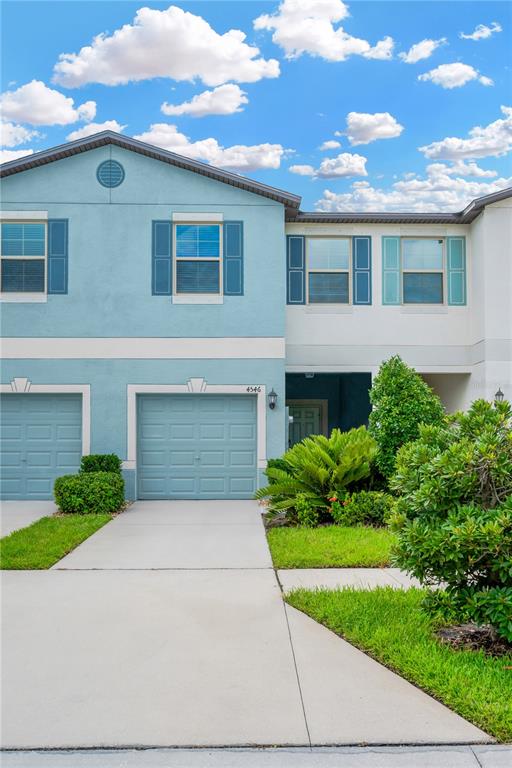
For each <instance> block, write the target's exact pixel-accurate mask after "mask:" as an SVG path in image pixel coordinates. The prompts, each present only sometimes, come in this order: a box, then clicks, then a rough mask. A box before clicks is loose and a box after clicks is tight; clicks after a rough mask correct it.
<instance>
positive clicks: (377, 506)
mask: <svg viewBox="0 0 512 768" xmlns="http://www.w3.org/2000/svg"><path fill="white" fill-rule="evenodd" d="M394 502H395V500H394V498H393V497H392V496H391V495H390V494H389V493H383V492H382V491H359V492H358V493H353V494H352V495H351V496H349V497H348V498H346V499H345V500H344V501H341V502H340V501H336V502H334V503H333V504H332V506H331V515H332V517H333V519H334V522H335V523H337V524H338V525H348V526H350V525H373V526H383V525H384V524H385V523H386V522H387V519H388V517H389V515H390V513H391V510H392V509H393V505H394Z"/></svg>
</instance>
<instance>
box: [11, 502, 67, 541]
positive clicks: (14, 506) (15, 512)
mask: <svg viewBox="0 0 512 768" xmlns="http://www.w3.org/2000/svg"><path fill="white" fill-rule="evenodd" d="M56 510H57V507H56V506H55V504H54V502H53V501H1V502H0V536H7V535H8V534H9V533H12V532H13V531H17V530H18V528H25V527H26V526H27V525H30V524H31V523H35V521H36V520H39V519H40V518H41V517H46V516H47V515H53V514H54V512H56Z"/></svg>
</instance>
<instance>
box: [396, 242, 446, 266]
mask: <svg viewBox="0 0 512 768" xmlns="http://www.w3.org/2000/svg"><path fill="white" fill-rule="evenodd" d="M402 257H403V268H404V269H442V268H443V241H442V240H427V239H424V238H422V239H421V240H410V239H407V238H403V239H402Z"/></svg>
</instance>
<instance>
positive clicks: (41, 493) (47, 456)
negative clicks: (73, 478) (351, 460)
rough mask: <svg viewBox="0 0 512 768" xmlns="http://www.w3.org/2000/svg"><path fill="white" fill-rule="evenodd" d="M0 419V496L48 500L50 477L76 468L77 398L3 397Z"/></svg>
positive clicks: (78, 447)
mask: <svg viewBox="0 0 512 768" xmlns="http://www.w3.org/2000/svg"><path fill="white" fill-rule="evenodd" d="M0 417H1V418H0V421H1V427H0V479H1V482H0V497H1V498H5V499H50V498H52V494H53V484H54V482H55V478H57V477H59V476H60V475H63V474H70V473H73V472H77V471H78V469H79V467H80V458H81V455H82V398H81V396H80V395H67V394H62V395H58V394H31V393H26V394H14V393H13V394H3V395H1V397H0Z"/></svg>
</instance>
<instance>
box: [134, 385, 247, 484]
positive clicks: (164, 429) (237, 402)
mask: <svg viewBox="0 0 512 768" xmlns="http://www.w3.org/2000/svg"><path fill="white" fill-rule="evenodd" d="M138 425H139V426H138V457H137V467H138V481H137V482H138V486H137V487H138V496H139V498H141V499H250V498H251V497H252V495H253V494H254V491H255V489H256V398H255V397H253V396H246V395H239V396H236V395H231V396H226V395H142V396H139V398H138Z"/></svg>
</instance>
